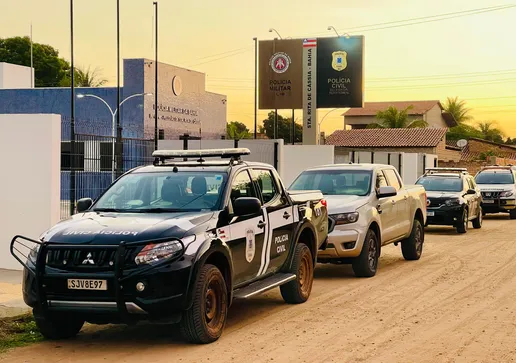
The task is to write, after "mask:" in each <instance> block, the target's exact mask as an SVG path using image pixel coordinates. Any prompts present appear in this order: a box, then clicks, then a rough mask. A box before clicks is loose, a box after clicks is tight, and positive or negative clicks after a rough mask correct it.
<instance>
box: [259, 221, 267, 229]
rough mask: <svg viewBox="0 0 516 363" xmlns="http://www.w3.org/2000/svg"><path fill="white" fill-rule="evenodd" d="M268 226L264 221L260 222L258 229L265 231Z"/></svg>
mask: <svg viewBox="0 0 516 363" xmlns="http://www.w3.org/2000/svg"><path fill="white" fill-rule="evenodd" d="M266 225H267V223H265V222H264V221H260V222H258V228H261V229H263V228H265V226H266Z"/></svg>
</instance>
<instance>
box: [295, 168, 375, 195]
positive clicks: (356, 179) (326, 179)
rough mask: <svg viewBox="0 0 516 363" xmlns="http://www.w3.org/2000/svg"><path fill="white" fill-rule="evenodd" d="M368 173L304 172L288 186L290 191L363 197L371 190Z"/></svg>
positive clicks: (355, 171)
mask: <svg viewBox="0 0 516 363" xmlns="http://www.w3.org/2000/svg"><path fill="white" fill-rule="evenodd" d="M371 175H372V173H371V172H370V171H358V170H311V171H304V172H303V173H301V175H299V176H298V177H297V179H296V180H295V181H294V182H293V183H292V185H291V186H290V189H291V190H320V191H321V192H322V193H323V194H324V195H357V196H365V195H368V194H369V191H370V190H371Z"/></svg>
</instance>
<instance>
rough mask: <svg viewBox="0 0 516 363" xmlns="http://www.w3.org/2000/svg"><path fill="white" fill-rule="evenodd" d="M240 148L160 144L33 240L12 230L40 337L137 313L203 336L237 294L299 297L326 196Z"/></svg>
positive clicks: (129, 319) (324, 226)
mask: <svg viewBox="0 0 516 363" xmlns="http://www.w3.org/2000/svg"><path fill="white" fill-rule="evenodd" d="M247 154H249V150H248V149H219V150H190V151H155V152H154V154H153V156H155V157H156V159H155V161H154V165H150V166H143V167H139V168H136V169H133V170H131V171H129V172H127V173H126V174H125V175H123V176H121V177H120V178H119V179H118V180H116V181H115V182H114V183H113V184H112V185H111V186H110V187H109V188H108V189H107V190H106V191H105V192H104V193H103V194H102V195H101V196H100V197H99V198H98V199H97V200H96V201H92V200H91V199H81V200H79V201H78V203H77V212H78V214H76V215H74V216H72V217H71V218H70V219H68V220H65V221H62V222H61V223H58V224H57V225H56V226H54V227H53V228H51V229H50V230H48V231H47V232H45V233H43V234H42V235H41V236H40V238H39V239H38V240H33V239H30V238H27V237H21V236H16V237H15V238H14V239H13V240H12V242H11V253H12V254H13V255H14V256H15V258H17V259H18V261H19V262H20V263H22V265H23V266H24V267H25V268H24V278H23V296H24V300H25V302H26V304H27V305H29V306H31V307H32V308H33V313H34V317H35V320H36V324H37V326H38V328H39V329H40V331H41V332H42V334H43V335H44V336H45V337H47V338H52V339H55V338H68V337H72V336H75V335H76V334H77V333H78V332H79V331H80V329H81V327H82V326H83V324H84V322H85V321H88V322H90V323H98V324H102V323H134V322H137V321H138V320H142V319H143V320H149V321H160V322H161V323H163V322H165V323H177V322H180V330H181V332H182V334H183V335H184V336H185V338H187V339H188V340H190V341H192V342H198V343H209V342H212V341H214V340H216V339H218V338H219V337H220V335H221V334H222V331H223V328H224V325H225V323H226V317H227V312H228V307H229V306H230V305H231V302H232V300H233V299H235V298H244V299H245V298H249V297H251V296H254V295H256V294H259V293H261V292H264V291H267V290H269V289H271V288H274V287H278V286H279V287H280V289H281V294H282V296H283V298H284V300H285V301H286V302H288V303H302V302H304V301H306V300H307V299H308V297H309V295H310V292H311V289H312V282H313V271H314V264H315V261H316V258H317V251H318V249H319V247H320V246H321V245H322V244H323V243H324V242H325V240H326V238H327V233H328V213H327V210H326V202H325V200H324V199H323V195H322V194H321V192H320V191H295V192H291V193H290V192H287V191H286V190H285V187H284V186H283V183H282V182H281V180H280V178H279V176H278V174H277V172H276V170H275V169H274V168H273V167H272V166H270V165H267V164H262V163H251V162H245V161H243V160H241V156H242V155H247ZM208 157H215V158H218V159H219V160H216V161H206V160H205V158H208ZM191 158H193V160H188V159H191ZM174 159H175V160H174ZM177 160H179V161H177ZM24 249H26V250H24ZM23 251H26V252H25V253H24V252H23Z"/></svg>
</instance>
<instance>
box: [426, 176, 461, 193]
mask: <svg viewBox="0 0 516 363" xmlns="http://www.w3.org/2000/svg"><path fill="white" fill-rule="evenodd" d="M416 184H419V185H422V186H424V187H425V190H427V191H429V192H460V191H462V179H460V178H443V177H423V178H420V179H419V180H418V181H417V182H416Z"/></svg>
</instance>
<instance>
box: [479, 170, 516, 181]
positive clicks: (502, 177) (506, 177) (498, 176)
mask: <svg viewBox="0 0 516 363" xmlns="http://www.w3.org/2000/svg"><path fill="white" fill-rule="evenodd" d="M475 181H476V182H477V184H513V183H514V178H513V176H512V173H508V172H496V171H489V172H487V171H483V172H481V173H479V174H478V175H477V176H476V178H475Z"/></svg>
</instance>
